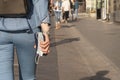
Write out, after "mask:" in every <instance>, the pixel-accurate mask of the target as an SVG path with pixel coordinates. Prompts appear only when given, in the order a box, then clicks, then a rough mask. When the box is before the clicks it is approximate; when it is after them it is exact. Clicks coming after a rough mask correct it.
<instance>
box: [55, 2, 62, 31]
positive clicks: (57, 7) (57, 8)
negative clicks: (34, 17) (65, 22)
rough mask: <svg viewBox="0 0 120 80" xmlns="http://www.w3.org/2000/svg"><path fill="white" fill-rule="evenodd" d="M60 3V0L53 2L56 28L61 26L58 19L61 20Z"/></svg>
mask: <svg viewBox="0 0 120 80" xmlns="http://www.w3.org/2000/svg"><path fill="white" fill-rule="evenodd" d="M61 5H62V2H61V0H56V2H55V3H54V12H55V22H56V24H55V27H56V29H59V28H60V27H61V25H60V20H61V12H62V10H61Z"/></svg>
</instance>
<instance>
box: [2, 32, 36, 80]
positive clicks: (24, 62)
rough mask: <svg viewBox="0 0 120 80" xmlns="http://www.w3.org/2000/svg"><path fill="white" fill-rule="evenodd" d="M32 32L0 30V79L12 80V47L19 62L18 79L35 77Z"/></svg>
mask: <svg viewBox="0 0 120 80" xmlns="http://www.w3.org/2000/svg"><path fill="white" fill-rule="evenodd" d="M34 43H35V38H34V33H8V32H2V31H0V80H14V71H13V70H14V68H13V66H14V50H13V49H14V47H15V48H16V51H17V56H18V64H19V75H20V77H19V80H36V79H35V69H36V64H35V55H36V54H35V49H34V48H33V46H34Z"/></svg>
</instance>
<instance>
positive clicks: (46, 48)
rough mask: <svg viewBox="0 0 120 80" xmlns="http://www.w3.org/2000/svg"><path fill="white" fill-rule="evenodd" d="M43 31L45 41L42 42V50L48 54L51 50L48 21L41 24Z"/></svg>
mask: <svg viewBox="0 0 120 80" xmlns="http://www.w3.org/2000/svg"><path fill="white" fill-rule="evenodd" d="M41 28H42V32H43V35H44V38H45V39H44V41H41V42H40V47H41V50H42V51H43V53H44V54H48V53H49V52H50V49H49V48H50V39H49V34H48V32H49V25H48V24H47V23H42V24H41Z"/></svg>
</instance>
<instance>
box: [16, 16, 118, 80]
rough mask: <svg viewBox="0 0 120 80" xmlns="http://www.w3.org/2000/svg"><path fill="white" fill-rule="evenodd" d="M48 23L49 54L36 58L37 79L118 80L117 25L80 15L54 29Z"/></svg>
mask: <svg viewBox="0 0 120 80" xmlns="http://www.w3.org/2000/svg"><path fill="white" fill-rule="evenodd" d="M51 22H52V26H51V30H50V39H51V53H50V54H49V55H48V56H45V57H41V59H40V63H39V65H38V67H37V79H38V80H119V79H120V63H119V62H120V58H119V57H120V54H119V52H120V49H119V47H120V43H119V41H120V34H119V33H120V27H119V26H120V24H118V23H117V24H114V23H113V24H110V23H109V22H102V21H97V20H96V19H93V18H90V17H84V15H80V18H79V20H78V21H70V22H69V23H67V24H65V23H64V24H62V27H61V28H60V29H58V30H55V27H54V20H53V19H52V20H51ZM15 66H16V65H15ZM15 74H16V76H18V74H17V72H16V73H15ZM16 80H17V79H16Z"/></svg>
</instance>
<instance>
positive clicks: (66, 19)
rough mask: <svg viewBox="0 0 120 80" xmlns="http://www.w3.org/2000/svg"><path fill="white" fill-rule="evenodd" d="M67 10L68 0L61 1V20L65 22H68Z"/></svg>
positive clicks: (68, 9) (68, 7)
mask: <svg viewBox="0 0 120 80" xmlns="http://www.w3.org/2000/svg"><path fill="white" fill-rule="evenodd" d="M69 11H70V2H69V0H64V1H63V2H62V12H63V21H62V22H65V23H67V22H68V18H69Z"/></svg>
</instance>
